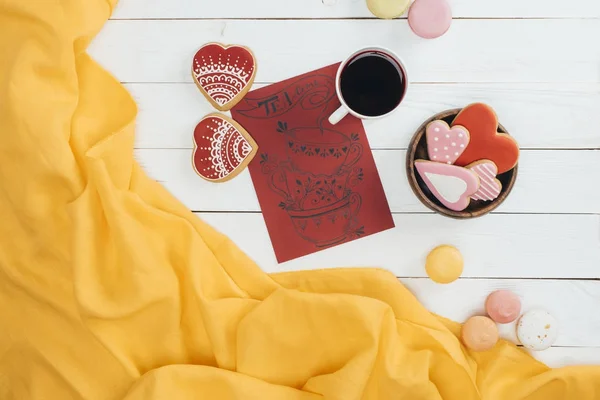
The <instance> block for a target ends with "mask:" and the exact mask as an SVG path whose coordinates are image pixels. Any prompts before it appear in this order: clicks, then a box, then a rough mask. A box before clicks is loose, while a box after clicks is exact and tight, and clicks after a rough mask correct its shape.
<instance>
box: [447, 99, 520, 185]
mask: <svg viewBox="0 0 600 400" xmlns="http://www.w3.org/2000/svg"><path fill="white" fill-rule="evenodd" d="M457 125H460V126H464V127H465V128H467V130H468V131H469V134H470V136H471V142H470V143H469V146H468V147H467V149H466V150H465V151H464V153H462V154H461V155H460V157H458V159H457V160H456V161H455V163H454V164H456V165H459V166H462V167H464V166H466V165H469V164H471V163H473V162H475V161H478V160H483V159H486V160H491V161H493V162H494V164H496V166H497V167H498V174H503V173H505V172H506V171H510V170H511V169H513V168H514V167H515V165H517V162H518V161H519V145H518V144H517V142H516V141H515V140H514V139H513V138H512V137H510V136H509V135H506V134H504V133H499V132H498V117H497V116H496V113H495V112H494V110H493V109H492V108H491V107H490V106H488V105H487V104H483V103H475V104H471V105H468V106H467V107H465V108H463V109H462V111H461V112H460V113H458V115H457V116H456V118H455V119H454V121H453V122H452V126H457Z"/></svg>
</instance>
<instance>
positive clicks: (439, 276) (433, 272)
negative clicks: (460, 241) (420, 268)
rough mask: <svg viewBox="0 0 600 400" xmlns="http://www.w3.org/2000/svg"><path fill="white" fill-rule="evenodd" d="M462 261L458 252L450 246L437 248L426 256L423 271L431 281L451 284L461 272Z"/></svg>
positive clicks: (462, 267)
mask: <svg viewBox="0 0 600 400" xmlns="http://www.w3.org/2000/svg"><path fill="white" fill-rule="evenodd" d="M463 269H464V261H463V257H462V254H461V253H460V251H459V250H458V249H457V248H456V247H453V246H450V245H442V246H438V247H436V248H435V249H433V250H431V252H430V253H429V255H427V260H426V262H425V270H426V272H427V275H428V276H429V277H430V278H431V280H432V281H434V282H437V283H451V282H454V281H455V280H457V279H458V278H459V277H460V276H461V275H462V272H463Z"/></svg>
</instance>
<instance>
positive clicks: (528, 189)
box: [136, 149, 600, 214]
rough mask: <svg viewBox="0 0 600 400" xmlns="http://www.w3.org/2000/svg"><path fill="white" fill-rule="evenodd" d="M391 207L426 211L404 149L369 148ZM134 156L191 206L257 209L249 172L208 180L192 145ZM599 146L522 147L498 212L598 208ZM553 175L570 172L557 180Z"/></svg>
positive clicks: (591, 210)
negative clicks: (196, 164)
mask: <svg viewBox="0 0 600 400" xmlns="http://www.w3.org/2000/svg"><path fill="white" fill-rule="evenodd" d="M373 156H374V158H375V164H376V165H377V169H378V171H379V174H380V176H381V180H382V182H383V186H384V189H385V192H386V195H387V198H388V202H389V204H390V208H391V210H392V211H393V212H426V211H427V210H428V209H427V208H425V206H423V204H421V202H420V201H419V200H418V199H417V198H416V197H415V196H414V195H413V193H412V191H411V189H410V186H409V185H408V180H407V179H406V172H405V171H406V170H405V160H406V150H373ZM136 158H137V160H138V161H139V162H140V164H142V165H143V166H144V167H145V169H146V171H147V172H148V173H150V175H152V177H154V178H155V179H156V180H159V181H161V182H163V183H164V184H165V186H166V187H167V188H169V190H170V191H171V192H172V193H173V194H175V195H176V196H177V197H178V198H179V199H180V200H182V201H183V202H184V203H185V204H186V205H187V206H188V207H189V208H191V209H192V210H195V211H260V207H259V205H258V200H257V198H256V193H255V191H254V187H253V186H252V181H251V179H250V173H249V172H248V171H247V170H246V171H243V172H242V174H240V176H238V177H237V178H236V179H235V180H233V181H231V182H230V183H228V184H227V185H223V184H216V183H210V182H206V181H204V180H203V179H201V178H200V177H198V176H197V175H196V173H195V172H194V170H193V169H192V168H191V167H190V166H191V158H192V149H140V150H137V151H136ZM592 171H600V151H598V150H580V151H573V150H555V151H547V150H524V151H522V152H521V156H520V162H519V173H518V174H519V175H518V178H517V182H516V184H515V187H514V188H513V192H512V193H511V194H510V196H509V197H508V198H507V199H506V201H505V202H504V203H503V204H502V205H501V206H500V207H498V209H497V210H496V211H497V212H514V213H577V214H582V213H588V214H589V213H600V191H599V190H598V187H596V186H595V185H593V184H590V179H593V173H592ZM557 176H565V177H568V178H566V179H562V180H557V179H556V177H557Z"/></svg>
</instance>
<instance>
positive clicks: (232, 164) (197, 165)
mask: <svg viewBox="0 0 600 400" xmlns="http://www.w3.org/2000/svg"><path fill="white" fill-rule="evenodd" d="M257 150H258V146H257V145H256V143H255V142H254V140H253V139H252V138H251V137H250V135H249V134H248V133H247V132H246V131H245V130H244V129H243V128H242V127H241V126H239V125H238V124H237V123H236V122H234V121H233V120H230V119H229V118H227V117H225V116H223V115H219V114H211V115H208V116H206V117H204V118H203V119H202V121H200V123H199V124H198V126H196V129H195V131H194V154H193V164H194V169H195V170H196V172H197V173H198V175H200V176H201V177H202V178H204V179H206V180H208V181H214V182H223V181H227V180H229V179H231V178H233V177H235V176H236V175H237V174H238V173H240V172H241V171H242V169H243V168H244V166H246V165H247V164H248V163H249V162H250V161H251V160H252V158H254V155H255V154H256V151H257Z"/></svg>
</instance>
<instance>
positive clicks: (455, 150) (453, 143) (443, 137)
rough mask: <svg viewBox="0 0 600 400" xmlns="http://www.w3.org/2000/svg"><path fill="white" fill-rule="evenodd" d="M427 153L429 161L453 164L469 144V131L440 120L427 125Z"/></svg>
mask: <svg viewBox="0 0 600 400" xmlns="http://www.w3.org/2000/svg"><path fill="white" fill-rule="evenodd" d="M425 135H426V136H427V153H428V154H429V159H430V160H431V161H436V162H443V163H446V164H454V162H455V161H456V159H457V158H458V157H459V156H460V155H461V154H462V153H463V152H464V151H465V149H466V148H467V146H468V145H469V131H467V130H466V129H465V128H464V127H462V126H458V125H457V126H453V127H452V128H450V126H449V125H448V124H447V123H446V122H444V121H441V120H436V121H433V122H431V123H429V124H428V125H427V129H426V130H425Z"/></svg>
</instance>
